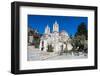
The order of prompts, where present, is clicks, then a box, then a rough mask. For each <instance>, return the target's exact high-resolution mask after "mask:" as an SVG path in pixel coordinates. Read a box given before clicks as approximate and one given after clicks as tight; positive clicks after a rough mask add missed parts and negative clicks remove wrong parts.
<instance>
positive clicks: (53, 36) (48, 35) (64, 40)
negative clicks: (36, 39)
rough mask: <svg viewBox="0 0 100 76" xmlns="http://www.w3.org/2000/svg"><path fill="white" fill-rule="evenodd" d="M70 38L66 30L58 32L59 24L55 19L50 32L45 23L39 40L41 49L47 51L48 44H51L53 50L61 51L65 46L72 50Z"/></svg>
mask: <svg viewBox="0 0 100 76" xmlns="http://www.w3.org/2000/svg"><path fill="white" fill-rule="evenodd" d="M69 41H70V38H69V36H68V33H67V32H66V31H64V30H63V31H62V32H59V24H58V23H57V21H55V23H54V24H53V31H52V32H50V27H49V26H48V25H47V26H46V27H45V32H44V35H43V36H42V37H41V40H40V47H39V49H40V50H41V51H47V50H48V45H52V47H53V51H54V52H62V51H64V50H65V48H67V50H68V51H70V50H72V48H73V47H72V45H71V44H70V42H69Z"/></svg>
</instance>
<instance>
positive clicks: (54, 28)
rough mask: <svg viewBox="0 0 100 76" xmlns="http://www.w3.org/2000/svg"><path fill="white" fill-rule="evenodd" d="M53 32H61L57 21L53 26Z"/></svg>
mask: <svg viewBox="0 0 100 76" xmlns="http://www.w3.org/2000/svg"><path fill="white" fill-rule="evenodd" d="M53 32H59V25H58V23H57V21H55V23H54V24H53Z"/></svg>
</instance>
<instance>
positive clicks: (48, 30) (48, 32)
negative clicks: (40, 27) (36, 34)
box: [45, 25, 50, 34]
mask: <svg viewBox="0 0 100 76" xmlns="http://www.w3.org/2000/svg"><path fill="white" fill-rule="evenodd" d="M45 34H50V28H49V26H48V25H47V26H46V27H45Z"/></svg>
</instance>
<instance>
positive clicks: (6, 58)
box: [0, 0, 100, 76]
mask: <svg viewBox="0 0 100 76" xmlns="http://www.w3.org/2000/svg"><path fill="white" fill-rule="evenodd" d="M13 1H14V0H1V1H0V35H1V36H0V76H13V74H11V73H10V57H11V56H10V55H11V54H10V53H11V50H10V49H11V48H10V47H11V43H10V42H11V40H10V36H11V33H10V30H11V23H10V22H11V15H10V14H11V6H10V3H11V2H13ZM16 1H18V0H16ZM20 1H28V2H29V1H30V2H44V3H58V4H74V5H90V6H98V11H99V13H100V0H20ZM99 19H100V15H98V22H99ZM98 25H99V24H98ZM98 28H100V26H98ZM99 32H100V30H99ZM98 42H100V35H99V40H98ZM99 50H100V49H99ZM98 57H99V58H100V51H99V56H98ZM99 67H100V59H99ZM99 74H100V68H99V70H85V71H71V72H69V71H68V72H66V71H65V72H55V73H40V74H34V76H55V75H56V76H73V75H74V76H80V75H81V76H85V75H91V76H94V75H95V76H99ZM28 75H33V74H26V76H28Z"/></svg>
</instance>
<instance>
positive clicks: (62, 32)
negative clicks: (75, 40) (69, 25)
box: [60, 30, 69, 37]
mask: <svg viewBox="0 0 100 76" xmlns="http://www.w3.org/2000/svg"><path fill="white" fill-rule="evenodd" d="M60 35H63V36H67V37H69V35H68V33H67V32H66V31H65V30H62V31H61V33H60Z"/></svg>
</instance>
